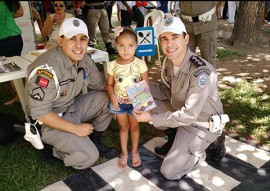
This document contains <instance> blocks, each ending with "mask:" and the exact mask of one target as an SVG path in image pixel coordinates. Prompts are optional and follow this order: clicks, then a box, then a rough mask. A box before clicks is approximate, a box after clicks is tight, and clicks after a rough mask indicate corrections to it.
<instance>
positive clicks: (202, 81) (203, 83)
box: [197, 74, 208, 89]
mask: <svg viewBox="0 0 270 191" xmlns="http://www.w3.org/2000/svg"><path fill="white" fill-rule="evenodd" d="M197 83H198V86H199V87H200V88H202V89H203V88H205V87H206V86H207V83H208V82H207V77H206V74H201V75H200V76H199V78H198V81H197Z"/></svg>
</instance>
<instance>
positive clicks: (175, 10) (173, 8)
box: [169, 1, 180, 17]
mask: <svg viewBox="0 0 270 191" xmlns="http://www.w3.org/2000/svg"><path fill="white" fill-rule="evenodd" d="M169 9H170V13H171V14H172V15H175V16H178V17H179V16H180V8H179V1H169Z"/></svg>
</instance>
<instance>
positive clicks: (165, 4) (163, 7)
mask: <svg viewBox="0 0 270 191" xmlns="http://www.w3.org/2000/svg"><path fill="white" fill-rule="evenodd" d="M157 9H158V10H161V11H163V13H169V7H168V1H157Z"/></svg>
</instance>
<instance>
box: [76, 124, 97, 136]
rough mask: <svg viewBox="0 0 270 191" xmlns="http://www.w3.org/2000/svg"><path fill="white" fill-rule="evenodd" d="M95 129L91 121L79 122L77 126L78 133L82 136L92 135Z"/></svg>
mask: <svg viewBox="0 0 270 191" xmlns="http://www.w3.org/2000/svg"><path fill="white" fill-rule="evenodd" d="M93 130H94V127H93V126H92V125H91V124H89V123H81V124H78V125H77V127H76V133H75V134H76V135H78V136H80V137H84V136H88V135H90V134H91V133H92V132H93Z"/></svg>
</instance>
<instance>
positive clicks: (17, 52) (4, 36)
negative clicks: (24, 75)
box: [0, 1, 24, 105]
mask: <svg viewBox="0 0 270 191" xmlns="http://www.w3.org/2000/svg"><path fill="white" fill-rule="evenodd" d="M23 14H24V12H23V8H22V6H21V4H20V2H19V1H0V26H1V27H2V29H1V30H0V56H6V57H12V56H21V52H22V49H23V39H22V35H21V34H22V31H21V29H20V28H19V27H18V26H17V24H16V22H15V18H18V17H22V16H23ZM11 87H12V89H13V90H14V92H16V89H15V86H14V83H13V82H11ZM19 101H20V100H19V96H18V95H17V92H16V96H15V98H13V99H11V100H9V101H7V102H5V105H12V104H14V103H16V102H19Z"/></svg>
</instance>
